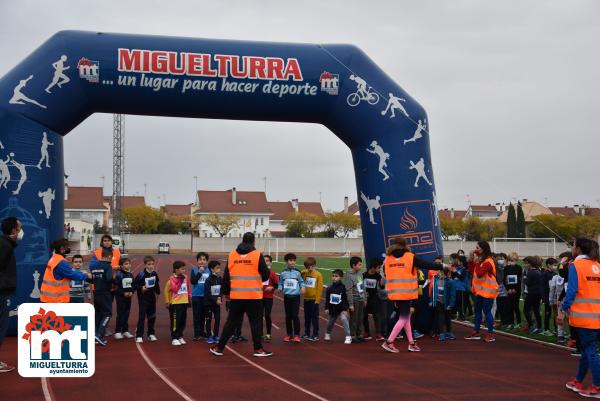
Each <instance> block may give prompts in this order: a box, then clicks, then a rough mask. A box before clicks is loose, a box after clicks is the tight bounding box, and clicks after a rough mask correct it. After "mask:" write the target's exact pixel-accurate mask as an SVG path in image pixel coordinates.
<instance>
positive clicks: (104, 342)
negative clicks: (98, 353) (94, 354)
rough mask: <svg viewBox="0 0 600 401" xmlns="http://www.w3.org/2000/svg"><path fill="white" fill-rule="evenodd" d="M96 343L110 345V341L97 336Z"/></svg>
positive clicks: (104, 345)
mask: <svg viewBox="0 0 600 401" xmlns="http://www.w3.org/2000/svg"><path fill="white" fill-rule="evenodd" d="M96 344H98V345H101V346H103V347H106V346H107V345H108V341H106V340H105V339H103V338H100V337H98V336H96Z"/></svg>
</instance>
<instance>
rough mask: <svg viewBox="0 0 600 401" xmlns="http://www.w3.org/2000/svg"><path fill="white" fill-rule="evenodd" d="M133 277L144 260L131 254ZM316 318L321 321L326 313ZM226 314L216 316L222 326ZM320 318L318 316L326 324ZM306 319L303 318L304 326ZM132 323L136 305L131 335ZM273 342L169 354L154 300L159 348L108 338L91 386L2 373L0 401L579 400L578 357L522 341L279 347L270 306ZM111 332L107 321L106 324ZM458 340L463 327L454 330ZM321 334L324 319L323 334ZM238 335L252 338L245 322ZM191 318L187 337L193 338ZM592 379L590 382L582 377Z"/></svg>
mask: <svg viewBox="0 0 600 401" xmlns="http://www.w3.org/2000/svg"><path fill="white" fill-rule="evenodd" d="M132 259H133V267H134V269H135V270H137V271H139V269H140V268H141V266H142V260H141V259H142V257H141V256H133V257H132ZM156 259H157V270H158V272H159V276H160V279H161V285H163V286H164V283H165V280H166V279H167V278H168V277H169V275H170V272H171V264H172V262H173V261H174V260H175V259H182V260H184V261H186V263H187V262H189V263H190V266H191V263H192V262H193V256H191V255H186V256H175V255H160V256H157V257H156ZM301 315H302V313H301ZM322 316H325V315H324V314H323V315H322ZM225 317H226V313H225V311H224V309H223V310H222V324H224V319H225ZM323 319H324V317H323ZM301 320H303V319H301ZM136 321H137V302H135V301H134V302H133V307H132V313H131V317H130V321H129V322H130V331H133V330H134V329H135V324H136ZM273 322H274V324H275V325H276V326H277V327H279V329H277V328H273V337H274V340H273V342H272V343H271V344H266V345H265V347H266V348H268V349H269V350H272V351H273V352H274V353H275V355H274V356H273V357H271V358H254V357H252V345H251V342H249V343H244V344H232V345H231V344H230V345H229V347H228V349H227V350H226V353H225V356H223V357H220V358H219V357H215V356H213V355H211V354H209V352H208V344H206V343H205V342H192V341H188V344H187V345H185V346H181V347H174V346H172V345H171V344H170V339H169V329H168V327H169V318H168V313H167V310H166V308H165V307H164V301H163V298H162V297H161V298H160V300H159V303H158V319H157V335H158V337H159V341H158V342H155V343H148V342H144V343H143V344H140V345H137V344H135V343H134V342H133V340H120V341H117V340H112V341H110V343H109V345H108V346H107V347H98V346H97V347H96V374H95V375H94V376H93V377H92V378H88V379H67V378H63V379H58V378H56V379H48V380H47V381H46V383H43V382H42V380H40V379H26V378H22V377H21V376H19V375H18V373H16V371H15V372H12V373H4V374H0V400H3V401H4V400H10V401H21V400H23V401H30V400H36V401H37V400H46V401H48V400H53V401H71V400H72V401H81V400H89V401H95V400H122V399H143V400H144V401H153V400H157V401H159V400H160V401H164V400H169V401H170V400H174V401H175V400H187V401H196V400H203V399H214V400H247V401H250V400H266V399H269V400H286V401H295V400H315V399H321V400H340V399H344V400H383V399H391V398H393V399H398V400H411V401H412V400H415V401H417V400H423V401H425V400H427V401H429V400H432V399H435V400H478V401H479V400H482V401H483V400H485V401H487V400H490V401H491V400H499V401H510V400H519V401H523V400H527V401H533V400H543V401H549V400H569V399H573V398H576V397H578V396H577V395H575V394H574V393H572V392H570V391H568V390H566V389H565V387H564V383H565V382H566V381H567V380H568V379H570V378H571V377H572V376H573V374H574V373H575V370H576V368H577V363H578V359H577V358H573V357H571V356H569V354H568V353H567V352H566V351H563V350H560V349H555V348H551V347H548V346H545V345H540V344H534V343H530V342H527V341H524V340H519V339H513V338H507V337H503V336H498V340H497V341H496V342H495V343H492V344H486V343H483V342H478V341H477V342H473V341H465V340H455V341H446V342H444V343H440V342H438V341H436V340H433V339H431V338H424V339H422V341H420V342H419V344H420V346H421V348H422V349H423V352H421V353H409V352H407V351H405V350H406V342H405V340H401V341H400V342H399V344H398V346H399V348H400V349H401V350H402V351H401V352H400V353H398V354H391V353H387V352H385V351H383V350H382V349H381V347H380V345H381V344H380V343H375V342H367V343H364V344H352V345H344V344H343V343H342V340H343V333H342V330H341V328H339V327H336V328H335V329H334V333H333V341H332V342H331V343H325V342H324V341H322V340H321V341H320V342H318V343H312V342H303V343H302V344H286V343H283V342H282V341H281V337H282V336H283V334H284V333H283V331H282V329H284V328H285V320H284V315H283V304H282V302H281V301H279V300H277V299H276V301H275V306H274V308H273ZM110 327H111V329H112V328H113V327H114V315H113V319H112V321H111V326H110ZM455 329H456V330H455V331H456V334H457V336H459V338H460V337H461V336H464V335H466V334H468V333H467V329H466V328H464V327H462V326H458V325H455ZM324 330H325V321H324V320H322V325H321V336H322V335H323V333H324ZM243 333H244V335H245V336H247V337H250V336H249V334H250V331H249V328H248V325H247V322H245V326H244V331H243ZM191 336H192V316H191V310H189V312H188V327H187V329H186V331H185V337H186V338H188V339H191ZM16 341H17V339H15V338H8V339H7V340H6V341H5V344H4V346H3V348H2V350H1V351H0V360H5V361H8V362H9V363H12V364H16V361H17V350H16V348H17V347H16ZM588 381H589V379H588Z"/></svg>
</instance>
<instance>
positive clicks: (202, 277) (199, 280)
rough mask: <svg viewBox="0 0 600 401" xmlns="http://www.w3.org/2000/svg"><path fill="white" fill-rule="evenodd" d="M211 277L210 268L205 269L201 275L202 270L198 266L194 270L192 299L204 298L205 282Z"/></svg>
mask: <svg viewBox="0 0 600 401" xmlns="http://www.w3.org/2000/svg"><path fill="white" fill-rule="evenodd" d="M209 277H210V269H209V268H208V266H206V267H204V273H200V268H199V267H198V266H194V267H193V268H192V274H191V275H190V281H191V283H192V297H204V282H205V281H206V279H207V278H209Z"/></svg>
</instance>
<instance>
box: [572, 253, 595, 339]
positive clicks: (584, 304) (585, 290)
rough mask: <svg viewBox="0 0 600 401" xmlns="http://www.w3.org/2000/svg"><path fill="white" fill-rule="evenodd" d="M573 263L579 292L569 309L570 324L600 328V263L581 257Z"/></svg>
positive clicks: (587, 327)
mask: <svg viewBox="0 0 600 401" xmlns="http://www.w3.org/2000/svg"><path fill="white" fill-rule="evenodd" d="M573 264H574V265H575V270H576V271H577V294H576V295H575V301H573V305H571V309H570V311H569V324H570V325H571V326H574V327H579V328H583V329H600V263H598V262H596V261H595V260H591V259H579V260H576V261H574V262H573Z"/></svg>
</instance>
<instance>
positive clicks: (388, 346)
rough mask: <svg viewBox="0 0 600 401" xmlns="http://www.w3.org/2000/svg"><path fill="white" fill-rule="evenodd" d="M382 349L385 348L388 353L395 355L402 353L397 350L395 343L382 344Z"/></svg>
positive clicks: (385, 342)
mask: <svg viewBox="0 0 600 401" xmlns="http://www.w3.org/2000/svg"><path fill="white" fill-rule="evenodd" d="M381 348H383V349H384V350H386V351H387V352H392V353H394V354H396V353H398V352H400V350H399V349H398V348H396V346H395V345H394V343H388V342H387V341H384V342H383V344H381Z"/></svg>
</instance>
